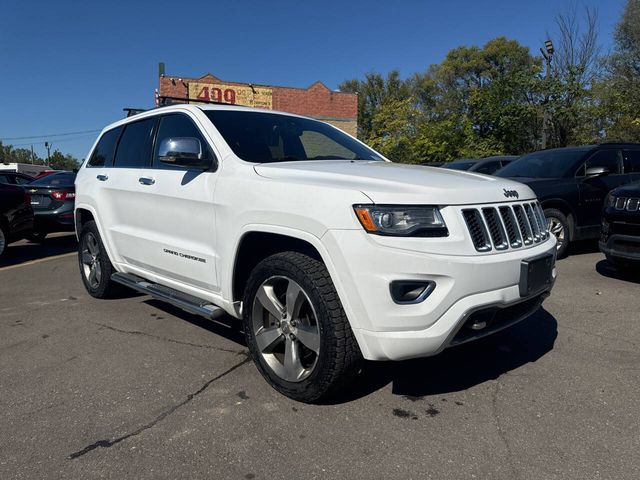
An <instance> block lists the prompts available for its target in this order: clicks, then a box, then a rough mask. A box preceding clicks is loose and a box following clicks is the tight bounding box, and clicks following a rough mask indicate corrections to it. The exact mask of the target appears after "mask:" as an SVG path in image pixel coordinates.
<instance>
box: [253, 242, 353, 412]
mask: <svg viewBox="0 0 640 480" xmlns="http://www.w3.org/2000/svg"><path fill="white" fill-rule="evenodd" d="M243 320H244V329H245V336H246V338H247V345H248V347H249V351H250V352H251V356H252V357H253V360H254V362H255V364H256V366H257V367H258V370H259V371H260V373H261V374H262V376H263V377H264V378H265V379H266V380H267V381H268V382H269V384H271V386H272V387H274V388H275V389H276V390H278V391H279V392H280V393H282V394H284V395H286V396H288V397H290V398H292V399H294V400H298V401H301V402H308V403H311V402H320V401H323V400H325V399H327V398H328V397H330V396H332V395H333V394H335V393H336V392H337V391H338V390H339V389H340V387H341V386H342V385H344V384H345V383H346V382H348V381H349V380H350V379H351V378H352V377H353V376H354V375H355V374H356V373H357V372H358V369H359V366H360V363H361V360H362V355H361V353H360V349H359V348H358V344H357V342H356V340H355V337H354V336H353V332H352V331H351V327H350V325H349V321H348V320H347V317H346V315H345V313H344V310H343V308H342V304H341V303H340V300H339V298H338V295H337V293H336V290H335V287H334V285H333V282H332V280H331V276H330V275H329V272H328V271H327V269H326V267H325V265H324V264H323V263H322V262H320V261H318V260H316V259H314V258H311V257H309V256H307V255H304V254H302V253H298V252H283V253H278V254H275V255H272V256H270V257H268V258H266V259H264V260H263V261H262V262H260V263H259V264H258V265H257V266H256V267H255V268H254V269H253V271H252V272H251V275H250V277H249V280H248V282H247V287H246V289H245V295H244V300H243Z"/></svg>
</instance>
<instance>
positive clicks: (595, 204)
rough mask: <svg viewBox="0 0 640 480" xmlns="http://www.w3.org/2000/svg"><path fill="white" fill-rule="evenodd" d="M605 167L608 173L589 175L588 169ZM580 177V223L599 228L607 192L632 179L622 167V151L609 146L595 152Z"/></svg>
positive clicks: (580, 170) (586, 226)
mask: <svg viewBox="0 0 640 480" xmlns="http://www.w3.org/2000/svg"><path fill="white" fill-rule="evenodd" d="M593 167H604V168H606V169H607V170H608V174H606V175H603V176H599V177H591V178H590V177H587V176H586V170H587V169H589V168H593ZM577 176H578V177H580V180H581V181H580V184H579V186H580V206H581V208H580V209H579V210H578V212H579V213H578V215H579V216H580V217H579V218H578V225H580V226H581V227H584V228H599V225H600V216H601V215H602V208H603V207H604V201H605V198H606V196H607V194H608V193H609V192H610V191H611V190H613V189H614V188H616V187H618V186H620V185H622V184H624V183H627V182H629V181H630V179H629V177H628V175H625V174H624V172H623V168H622V151H621V150H620V149H617V148H607V149H604V150H598V151H597V152H595V153H594V154H593V155H591V157H589V159H587V161H586V162H585V164H584V165H583V166H582V167H581V168H580V169H579V170H578V174H577Z"/></svg>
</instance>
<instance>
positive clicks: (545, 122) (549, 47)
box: [540, 40, 555, 150]
mask: <svg viewBox="0 0 640 480" xmlns="http://www.w3.org/2000/svg"><path fill="white" fill-rule="evenodd" d="M554 52H555V50H554V48H553V42H552V41H551V40H547V41H546V42H544V50H543V49H542V48H540V53H542V56H543V57H544V59H545V62H546V64H547V71H546V73H545V75H544V78H545V80H547V82H546V83H547V84H548V83H549V82H548V80H549V77H550V76H551V60H552V59H553V53H554ZM548 103H549V95H548V94H547V95H545V99H544V110H543V116H542V141H541V146H542V150H544V149H545V148H547V129H548V128H549V106H548Z"/></svg>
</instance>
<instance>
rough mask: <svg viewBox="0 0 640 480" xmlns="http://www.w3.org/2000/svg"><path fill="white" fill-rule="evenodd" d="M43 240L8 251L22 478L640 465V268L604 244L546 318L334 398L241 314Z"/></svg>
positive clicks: (579, 263) (8, 315) (8, 316)
mask: <svg viewBox="0 0 640 480" xmlns="http://www.w3.org/2000/svg"><path fill="white" fill-rule="evenodd" d="M57 238H61V239H62V240H60V239H57ZM23 246H24V247H25V248H24V249H22V250H20V249H21V248H22V247H21V245H20V244H18V245H14V246H12V247H10V249H9V252H8V258H7V259H5V260H4V263H3V264H2V265H0V412H1V414H0V478H2V479H17V478H25V479H26V478H29V479H31V478H73V479H78V478H114V479H122V478H136V479H144V478H154V479H156V478H192V479H196V478H210V479H226V478H231V479H234V478H237V479H261V478H264V479H294V478H295V479H306V478H352V479H360V478H362V479H377V478H403V479H404V478H415V479H418V478H420V479H422V478H434V479H448V478H451V479H454V478H479V479H481V478H491V479H554V478H558V479H581V480H582V479H600V478H602V479H609V478H612V479H614V478H615V479H637V478H640V455H638V452H639V451H640V402H639V399H640V351H639V348H638V347H639V345H640V309H639V308H638V306H639V305H640V283H638V282H637V281H634V280H633V279H630V278H623V277H620V276H619V275H618V274H617V273H616V272H615V271H614V270H612V269H610V268H609V267H608V266H607V264H606V263H605V262H604V257H603V256H602V255H601V254H599V253H596V252H595V251H594V249H593V248H592V247H587V248H586V249H585V250H584V251H579V252H577V253H575V254H574V255H572V256H570V257H569V258H567V259H565V260H562V261H560V262H559V265H558V268H559V277H558V282H557V285H556V288H555V290H554V292H553V294H552V296H551V297H550V298H549V299H548V300H547V301H546V302H545V304H544V308H543V309H542V310H540V311H539V312H538V313H537V314H536V315H534V316H533V317H532V318H530V319H529V320H527V321H525V322H523V323H521V324H519V325H518V326H516V327H513V328H511V329H508V330H506V331H504V332H502V333H500V334H497V335H494V336H493V337H490V338H487V339H485V340H481V341H478V342H475V343H473V344H469V345H465V346H461V347H457V348H453V349H449V350H447V351H445V352H444V353H443V354H441V355H440V356H437V357H433V358H429V359H421V360H415V361H410V362H402V363H393V364H391V363H380V364H368V365H367V366H366V368H365V370H364V372H363V374H362V375H361V378H360V379H359V380H358V382H357V383H355V384H354V385H353V386H352V388H351V389H350V390H349V391H347V392H345V394H344V396H342V397H341V398H339V399H337V401H336V402H334V403H333V404H330V405H320V406H318V405H305V404H300V403H296V402H293V401H291V400H289V399H287V398H285V397H283V396H281V395H279V394H277V393H276V392H275V391H274V390H272V389H271V388H270V387H269V386H268V385H267V384H266V383H265V381H264V380H263V379H262V378H261V377H260V375H259V373H258V372H257V370H256V369H255V368H254V366H253V364H252V363H251V362H250V361H248V358H247V351H246V348H245V346H244V344H243V340H242V335H241V334H240V332H239V330H238V325H237V323H236V322H235V321H233V320H232V319H222V321H221V322H210V321H206V320H203V319H201V318H199V317H196V316H193V315H190V314H188V313H185V312H182V311H180V310H176V309H174V308H173V307H170V306H167V305H164V304H161V303H159V302H157V301H154V300H152V299H150V298H149V297H146V296H142V295H136V294H132V295H131V296H129V297H127V298H123V299H118V300H103V301H100V300H95V299H93V298H91V297H89V296H88V295H87V294H86V293H85V291H84V289H83V287H82V284H81V281H80V278H79V274H78V267H77V261H76V258H75V257H73V256H71V255H65V254H66V253H69V252H71V251H73V249H74V248H75V244H74V238H73V237H72V236H61V237H56V239H53V243H49V242H45V245H44V246H34V245H28V247H29V248H30V249H31V250H38V249H40V251H39V252H38V251H28V249H27V248H26V247H27V245H23ZM53 247H55V248H53ZM52 248H53V251H51V249H52ZM13 249H17V250H14V252H13V253H12V250H13ZM47 249H49V250H47ZM18 251H21V252H22V255H23V257H22V258H20V259H17V260H16V259H15V258H16V257H15V256H14V257H12V255H14V253H15V254H17V252H18ZM27 252H28V253H27ZM60 255H62V256H60ZM41 256H45V257H47V258H46V261H38V262H37V263H30V262H31V261H32V260H34V259H35V258H40V257H41ZM10 257H12V258H14V260H10V259H9V258H10ZM24 262H26V263H24Z"/></svg>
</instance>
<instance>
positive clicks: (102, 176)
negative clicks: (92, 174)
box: [96, 175, 109, 182]
mask: <svg viewBox="0 0 640 480" xmlns="http://www.w3.org/2000/svg"><path fill="white" fill-rule="evenodd" d="M96 178H97V179H98V180H100V181H101V182H106V181H107V180H109V176H108V175H98V176H96Z"/></svg>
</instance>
